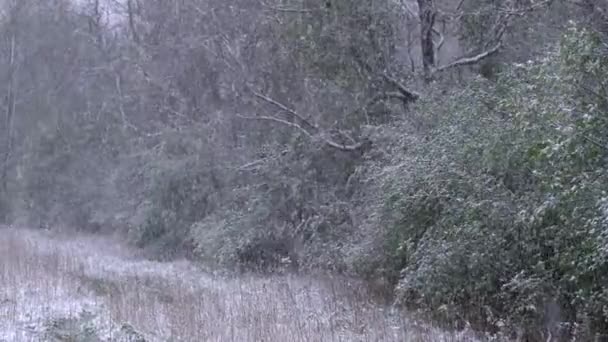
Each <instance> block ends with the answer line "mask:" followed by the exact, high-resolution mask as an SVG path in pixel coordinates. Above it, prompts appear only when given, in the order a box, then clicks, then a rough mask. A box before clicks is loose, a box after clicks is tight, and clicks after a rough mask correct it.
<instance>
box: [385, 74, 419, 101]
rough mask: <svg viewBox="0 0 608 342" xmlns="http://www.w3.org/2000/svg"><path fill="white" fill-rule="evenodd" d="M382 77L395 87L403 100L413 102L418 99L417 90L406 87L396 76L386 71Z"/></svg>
mask: <svg viewBox="0 0 608 342" xmlns="http://www.w3.org/2000/svg"><path fill="white" fill-rule="evenodd" d="M382 78H384V80H386V81H387V82H388V83H389V84H391V85H392V86H394V87H395V88H397V90H398V91H399V92H400V93H401V94H402V95H403V96H404V98H405V100H407V101H408V102H414V101H417V100H418V99H420V94H418V93H417V92H415V91H413V90H410V89H408V88H407V87H406V86H404V85H403V84H402V83H401V82H399V81H398V80H397V79H396V78H394V77H392V76H390V75H388V74H387V73H383V74H382Z"/></svg>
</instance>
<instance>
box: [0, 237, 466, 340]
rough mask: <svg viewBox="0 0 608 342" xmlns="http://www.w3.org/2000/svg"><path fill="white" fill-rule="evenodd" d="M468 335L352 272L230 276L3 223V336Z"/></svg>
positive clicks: (95, 240) (100, 241)
mask: <svg viewBox="0 0 608 342" xmlns="http://www.w3.org/2000/svg"><path fill="white" fill-rule="evenodd" d="M4 341H6V342H9V341H10V342H13V341H15V342H20V341H140V342H141V341H472V338H471V337H470V334H468V333H454V334H450V333H442V332H441V331H440V330H439V329H436V328H433V327H431V326H428V325H423V324H417V323H415V322H414V321H413V320H411V319H408V318H407V317H406V316H405V315H404V314H403V313H402V312H399V311H397V310H396V309H391V308H389V307H381V306H379V305H377V304H375V303H373V301H371V300H369V294H368V293H367V291H366V290H365V287H364V286H363V285H362V284H361V283H359V282H357V281H354V280H352V279H347V278H326V277H315V276H296V275H285V276H278V275H277V276H270V277H256V276H242V277H238V278H227V277H222V276H219V275H212V274H209V273H206V272H203V271H201V270H199V269H198V268H197V267H195V266H194V265H192V264H191V263H188V262H186V261H180V262H171V263H160V262H154V261H148V260H144V259H143V258H140V257H138V256H137V255H135V254H134V253H133V252H131V251H130V250H129V249H128V248H127V247H126V246H124V245H123V244H121V243H119V242H118V240H115V239H110V238H102V237H93V236H70V237H65V236H64V237H60V236H53V235H51V234H49V233H45V232H41V231H31V230H17V229H14V228H4V229H2V228H0V342H4Z"/></svg>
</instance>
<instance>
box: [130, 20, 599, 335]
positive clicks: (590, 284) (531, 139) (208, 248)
mask: <svg viewBox="0 0 608 342" xmlns="http://www.w3.org/2000/svg"><path fill="white" fill-rule="evenodd" d="M603 44H604V43H603V42H602V41H601V40H600V39H599V36H597V35H594V34H593V33H591V32H589V31H586V30H584V29H579V28H575V27H573V28H571V29H570V31H568V33H567V34H566V35H565V36H564V38H563V41H562V42H561V44H560V46H559V47H556V48H554V49H553V50H552V52H550V53H547V54H545V55H544V56H543V57H542V58H538V59H536V60H533V61H529V62H527V63H523V64H514V65H507V66H504V67H503V69H504V71H503V72H502V73H501V74H499V76H498V77H497V79H496V80H488V79H486V78H482V77H479V78H476V79H475V80H473V81H471V82H470V83H468V84H466V85H465V86H464V87H462V88H461V89H454V90H451V91H449V92H448V93H446V92H445V90H443V89H437V90H433V89H431V90H430V91H429V93H430V94H432V95H430V96H428V97H427V98H426V99H424V100H422V101H421V102H420V103H419V104H418V105H417V106H416V108H415V109H414V112H415V113H417V114H416V116H417V120H418V121H419V122H422V124H423V125H424V126H425V127H426V128H425V129H424V130H418V131H416V132H413V131H412V130H411V129H410V128H409V127H410V124H411V120H410V121H408V120H399V121H397V122H393V123H390V124H385V125H381V126H376V127H369V128H368V131H367V134H368V135H369V136H370V138H371V139H372V141H374V146H373V148H372V149H371V150H369V151H366V153H365V154H364V155H358V156H353V155H352V154H348V153H345V152H336V151H327V150H324V149H323V147H320V146H317V145H314V144H313V145H312V147H309V148H308V150H307V151H303V150H298V149H293V150H290V149H288V150H286V151H284V152H282V153H281V154H277V155H271V156H267V157H266V158H265V159H263V160H262V161H261V162H260V163H259V164H257V165H252V166H251V168H250V169H247V170H245V171H243V170H238V171H234V174H233V176H234V178H235V179H236V178H239V177H241V178H239V179H240V180H241V181H242V185H241V186H236V187H235V188H234V189H232V190H231V191H230V192H223V190H221V189H223V188H222V186H220V185H217V184H216V185H215V189H216V191H215V192H210V193H206V192H205V191H200V187H201V184H203V186H202V187H203V188H205V189H210V188H213V186H212V185H213V184H214V183H213V182H214V178H213V174H212V173H207V174H205V173H203V174H193V175H190V174H184V173H177V175H178V176H175V173H174V176H169V177H163V178H161V179H163V182H162V183H158V185H157V188H156V189H157V190H155V191H154V192H153V194H156V195H153V196H152V206H151V207H150V209H149V210H150V211H149V213H148V216H147V219H146V221H145V223H144V224H143V225H142V226H141V229H142V230H141V232H140V235H139V240H138V242H139V243H140V245H141V246H145V245H146V244H147V243H148V242H149V243H152V244H154V243H158V242H155V241H159V240H160V241H164V242H165V243H168V244H171V245H179V244H182V243H184V241H188V245H189V246H191V247H190V248H192V249H193V255H195V256H197V257H200V258H202V259H203V260H205V262H211V263H217V264H219V265H223V266H228V267H232V265H235V264H238V263H239V262H241V261H243V260H239V259H238V253H237V252H238V250H239V249H240V248H242V247H243V246H246V245H247V243H249V242H251V241H259V240H260V239H268V240H272V241H275V240H276V239H287V240H289V238H292V237H293V236H292V235H293V234H294V231H295V230H296V228H297V229H299V231H298V233H299V234H301V239H302V246H301V247H300V250H298V255H299V256H300V258H301V259H302V260H301V262H300V264H301V265H302V266H303V267H323V268H329V269H332V270H334V271H340V272H354V273H356V274H359V275H361V276H364V277H367V278H369V279H374V278H375V279H379V278H380V279H385V280H384V281H385V282H386V283H389V284H392V285H393V286H394V287H395V290H394V294H395V296H396V298H397V299H398V300H400V301H401V302H402V303H404V304H407V305H410V306H412V307H416V308H418V309H421V310H423V311H424V312H429V313H431V314H432V316H433V317H434V318H435V319H439V320H441V321H446V322H462V323H464V322H470V323H472V324H474V325H475V326H477V327H478V328H481V329H490V330H494V331H503V330H504V331H510V329H512V328H513V327H517V328H518V329H523V330H525V331H528V332H529V333H530V336H531V338H537V339H540V338H541V336H546V335H547V334H548V333H551V334H552V335H553V336H555V335H556V334H575V335H578V336H589V335H588V334H591V333H596V332H597V333H604V332H606V331H607V329H608V326H607V318H608V314H606V312H608V297H607V293H608V289H607V288H606V287H605V286H604V285H603V284H606V281H608V279H606V274H608V273H606V271H607V266H608V264H607V263H606V262H607V259H606V257H607V252H606V250H607V247H606V246H607V245H606V238H607V236H606V232H605V227H606V208H607V207H606V206H607V204H606V201H607V198H608V197H607V196H608V195H607V192H606V191H608V189H607V188H606V184H607V183H606V161H607V159H606V158H607V157H608V154H607V152H608V148H607V147H606V146H607V145H606V136H605V132H606V129H607V128H608V127H606V123H607V122H608V102H607V98H606V96H607V94H606V89H607V87H608V84H607V83H606V75H608V57H607V56H606V52H605V49H606V47H605V46H604V45H603ZM436 88H441V87H440V86H439V83H438V84H437V85H436ZM311 149H313V150H311ZM314 149H317V152H315V151H314ZM328 165H331V167H334V168H335V171H334V172H330V171H331V167H330V166H328ZM198 169H199V170H200V169H201V168H200V167H199V168H198ZM345 169H349V171H348V172H346V171H344V170H345ZM344 174H346V175H349V176H348V177H345V176H344ZM222 177H224V178H223V179H226V174H225V173H224V174H223V175H222ZM205 182H206V183H209V184H211V185H208V184H207V185H205ZM216 182H217V180H216ZM321 184H325V185H324V188H320V187H321ZM260 190H263V191H260ZM260 194H261V195H260ZM209 196H212V197H211V198H213V199H210V197H209ZM353 207H354V208H356V209H355V210H349V209H348V208H353ZM195 208H196V209H195ZM204 208H210V209H208V211H206V210H207V209H204ZM270 208H272V210H270ZM277 213H278V214H277ZM169 228H170V229H169ZM163 239H164V240H163ZM180 246H181V245H180ZM291 247H292V246H290V247H289V248H291ZM286 248H288V247H286ZM161 249H162V250H166V249H167V248H166V246H165V247H164V248H161ZM268 253H272V251H269V252H268ZM457 325H458V324H457Z"/></svg>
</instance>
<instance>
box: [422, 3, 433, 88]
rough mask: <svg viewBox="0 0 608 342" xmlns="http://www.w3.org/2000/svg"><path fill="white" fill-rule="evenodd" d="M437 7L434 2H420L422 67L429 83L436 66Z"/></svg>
mask: <svg viewBox="0 0 608 342" xmlns="http://www.w3.org/2000/svg"><path fill="white" fill-rule="evenodd" d="M436 14H437V13H436V12H435V5H434V4H433V0H418V15H419V17H420V47H421V49H422V66H423V68H424V78H425V80H426V81H427V82H428V81H430V78H431V73H432V70H433V67H434V66H435V47H434V43H433V26H434V25H435V16H436Z"/></svg>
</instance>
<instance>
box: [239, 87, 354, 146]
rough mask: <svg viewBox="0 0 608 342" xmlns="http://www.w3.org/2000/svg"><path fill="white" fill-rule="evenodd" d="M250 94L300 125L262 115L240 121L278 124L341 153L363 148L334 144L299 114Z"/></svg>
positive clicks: (262, 96) (256, 94) (274, 101)
mask: <svg viewBox="0 0 608 342" xmlns="http://www.w3.org/2000/svg"><path fill="white" fill-rule="evenodd" d="M252 93H253V94H254V95H255V97H257V98H258V99H261V100H263V101H264V102H267V103H270V104H272V105H273V106H275V107H277V108H279V109H280V110H281V111H283V112H286V113H288V114H290V115H291V116H292V117H293V118H296V119H297V120H298V121H300V123H297V122H291V121H288V120H285V119H281V118H277V117H274V116H264V115H257V116H242V115H239V116H238V117H240V118H242V119H248V120H263V121H272V122H276V123H280V124H282V125H285V126H288V127H292V128H295V129H296V130H298V131H300V132H302V133H304V134H305V135H306V136H308V137H310V138H313V139H314V138H315V136H318V137H320V138H321V140H323V142H324V143H325V144H326V145H328V146H330V147H333V148H336V149H338V150H342V151H356V150H358V149H360V148H361V147H363V143H353V144H343V143H338V142H335V141H333V140H332V139H331V138H329V137H328V136H327V134H326V133H324V132H320V130H319V128H318V127H317V126H316V125H313V124H311V123H310V122H309V121H308V120H306V119H305V118H304V117H302V116H301V115H300V114H298V113H297V112H296V111H295V110H293V109H291V108H289V107H287V106H286V105H284V104H282V103H281V102H279V101H277V100H275V99H272V98H270V97H268V96H266V95H264V94H260V93H258V92H256V91H252ZM351 139H352V138H351Z"/></svg>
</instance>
